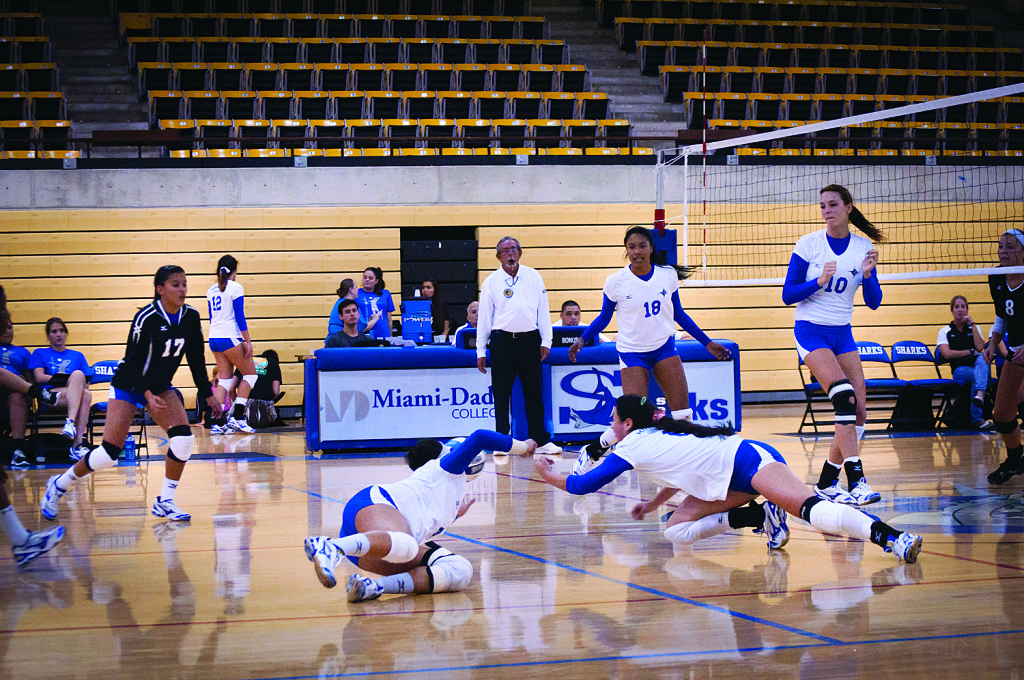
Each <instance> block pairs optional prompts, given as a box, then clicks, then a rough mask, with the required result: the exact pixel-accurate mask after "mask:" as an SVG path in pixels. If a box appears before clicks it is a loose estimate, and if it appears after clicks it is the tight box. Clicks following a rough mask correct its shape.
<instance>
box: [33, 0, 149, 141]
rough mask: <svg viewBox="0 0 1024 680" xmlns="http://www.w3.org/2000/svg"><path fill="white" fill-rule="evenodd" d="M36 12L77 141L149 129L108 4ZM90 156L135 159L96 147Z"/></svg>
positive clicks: (79, 2) (52, 2)
mask: <svg viewBox="0 0 1024 680" xmlns="http://www.w3.org/2000/svg"><path fill="white" fill-rule="evenodd" d="M40 11H41V12H42V14H43V26H44V30H45V32H46V34H47V35H48V36H49V37H50V41H51V43H52V58H53V60H54V62H55V63H56V64H57V72H58V75H59V78H60V87H61V90H63V91H64V100H65V102H66V107H67V116H68V119H70V120H71V122H72V125H73V131H74V135H75V137H76V138H82V137H90V136H92V131H93V130H95V129H103V130H145V129H147V128H148V127H149V124H148V120H147V112H146V108H145V104H144V103H141V102H139V98H138V89H137V84H136V83H135V82H134V81H133V79H132V76H131V70H130V69H129V68H128V58H127V56H126V55H125V53H124V52H123V51H122V50H121V49H120V46H119V44H118V34H117V24H116V23H114V21H113V19H112V18H111V16H110V3H109V1H105V0H42V2H40ZM83 155H84V150H83ZM92 155H93V156H94V157H96V156H99V157H105V158H110V157H134V156H136V155H137V151H136V150H135V149H134V148H131V149H121V148H113V149H103V148H97V149H94V150H93V153H92Z"/></svg>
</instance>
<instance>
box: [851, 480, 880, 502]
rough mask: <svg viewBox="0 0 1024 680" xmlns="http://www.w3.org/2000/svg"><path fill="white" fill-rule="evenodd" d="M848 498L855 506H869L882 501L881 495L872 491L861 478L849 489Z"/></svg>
mask: <svg viewBox="0 0 1024 680" xmlns="http://www.w3.org/2000/svg"><path fill="white" fill-rule="evenodd" d="M850 496H852V497H853V500H854V502H855V503H856V504H857V505H871V504H872V503H877V502H878V501H880V500H882V494H880V493H878V492H877V491H872V490H871V487H870V486H868V483H867V481H866V480H865V479H864V478H863V477H862V478H861V479H860V480H858V482H857V483H856V484H854V485H853V488H852V489H850Z"/></svg>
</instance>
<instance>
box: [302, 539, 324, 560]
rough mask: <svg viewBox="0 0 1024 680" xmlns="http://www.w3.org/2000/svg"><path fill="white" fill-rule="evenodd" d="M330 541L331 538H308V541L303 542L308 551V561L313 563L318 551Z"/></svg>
mask: <svg viewBox="0 0 1024 680" xmlns="http://www.w3.org/2000/svg"><path fill="white" fill-rule="evenodd" d="M329 540H330V538H328V537H327V536H306V540H305V541H303V542H302V547H303V549H305V551H306V559H307V560H309V561H310V562H312V561H313V555H315V554H316V551H317V550H320V548H321V547H323V544H324V543H325V542H326V541H329Z"/></svg>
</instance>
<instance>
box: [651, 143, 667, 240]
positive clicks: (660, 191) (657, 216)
mask: <svg viewBox="0 0 1024 680" xmlns="http://www.w3.org/2000/svg"><path fill="white" fill-rule="evenodd" d="M657 159H658V160H657V162H656V163H655V164H654V228H655V229H657V230H658V233H659V234H661V235H664V234H665V150H664V149H661V150H659V151H658V155H657Z"/></svg>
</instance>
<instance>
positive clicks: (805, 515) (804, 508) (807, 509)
mask: <svg viewBox="0 0 1024 680" xmlns="http://www.w3.org/2000/svg"><path fill="white" fill-rule="evenodd" d="M820 502H821V499H820V498H818V497H817V496H811V497H810V498H808V499H807V500H805V501H804V503H803V505H801V506H800V519H802V520H803V521H805V522H807V523H808V524H810V523H811V508H813V507H814V506H815V505H817V504H818V503H820Z"/></svg>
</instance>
